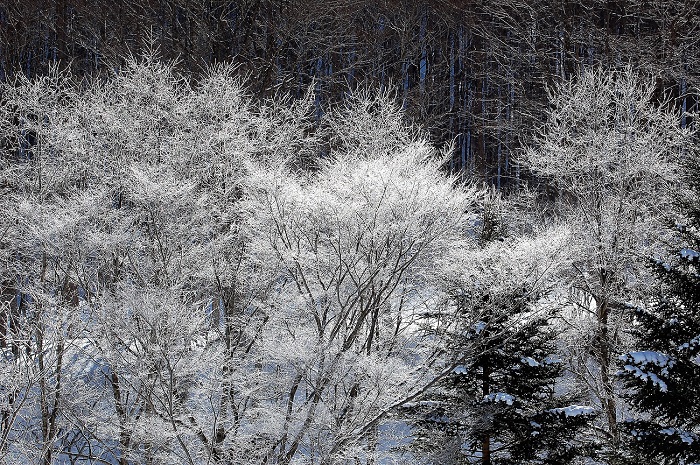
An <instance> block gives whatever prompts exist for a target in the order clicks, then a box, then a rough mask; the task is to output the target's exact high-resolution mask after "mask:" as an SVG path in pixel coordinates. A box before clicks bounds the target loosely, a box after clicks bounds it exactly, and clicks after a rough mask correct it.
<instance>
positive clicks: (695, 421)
mask: <svg viewBox="0 0 700 465" xmlns="http://www.w3.org/2000/svg"><path fill="white" fill-rule="evenodd" d="M687 165H690V166H693V169H692V170H691V176H690V177H689V184H690V186H691V188H692V195H691V196H690V198H688V199H686V200H687V202H685V203H684V204H683V209H684V210H685V211H684V213H685V216H686V219H687V220H686V221H684V222H683V224H678V225H677V226H676V228H677V231H676V232H677V233H679V235H680V241H681V242H682V244H683V245H682V247H681V248H680V249H677V252H676V253H675V254H674V256H672V257H669V258H668V259H667V260H661V259H658V260H655V261H654V262H653V264H652V265H651V266H652V268H653V270H654V272H655V275H656V277H657V279H658V281H659V284H660V289H659V291H658V295H657V296H656V299H654V300H653V301H652V302H651V303H650V305H648V306H639V307H637V308H636V311H635V317H636V323H637V324H636V325H635V326H634V330H633V334H634V335H635V336H636V341H635V345H634V347H635V350H633V351H630V352H628V353H625V354H624V355H622V356H621V357H620V361H619V367H620V370H619V372H618V376H619V377H620V379H621V380H622V382H623V383H624V385H625V387H626V391H625V394H626V395H625V397H626V399H627V400H628V401H629V402H630V404H631V405H632V406H633V407H634V409H635V412H634V413H635V414H634V417H633V418H632V419H626V421H624V422H623V423H622V427H623V430H624V432H625V433H626V434H627V439H628V443H629V445H630V447H631V451H632V453H633V454H632V455H631V457H629V460H630V463H639V462H640V461H647V462H654V463H663V464H675V463H684V464H690V463H695V462H698V461H700V396H699V395H698V394H699V393H700V391H699V389H700V388H699V387H700V365H699V364H698V362H699V360H700V279H699V278H698V276H699V275H698V272H699V271H700V266H699V264H700V253H698V250H700V234H699V229H698V228H699V227H700V210H699V209H698V203H697V202H698V193H700V185H699V184H698V181H697V179H696V178H695V177H693V176H694V175H696V174H697V173H698V172H700V171H699V169H700V168H699V167H698V166H697V161H695V160H692V161H688V162H687Z"/></svg>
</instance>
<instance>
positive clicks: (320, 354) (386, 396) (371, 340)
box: [245, 101, 478, 464]
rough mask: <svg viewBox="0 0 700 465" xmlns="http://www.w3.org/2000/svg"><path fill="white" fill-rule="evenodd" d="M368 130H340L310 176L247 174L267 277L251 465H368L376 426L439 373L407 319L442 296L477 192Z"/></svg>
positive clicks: (417, 145) (253, 248)
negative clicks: (259, 419) (439, 279)
mask: <svg viewBox="0 0 700 465" xmlns="http://www.w3.org/2000/svg"><path fill="white" fill-rule="evenodd" d="M377 103H378V104H381V105H388V103H387V102H386V101H379V102H377ZM357 104H358V105H359V106H360V107H361V108H365V107H366V102H364V101H359V102H357ZM396 115H397V117H400V113H399V112H396ZM329 126H330V127H331V128H334V127H335V128H344V129H343V130H342V131H348V129H350V128H351V127H352V126H351V125H349V124H347V122H345V123H344V122H342V121H340V122H334V123H333V124H329ZM394 126H395V127H399V125H397V124H396V122H394ZM373 128H374V131H375V132H376V131H383V130H385V129H386V127H384V126H381V125H375V126H373V125H366V126H364V130H365V131H373ZM331 130H333V129H331ZM375 132H372V133H367V134H364V133H363V134H362V135H361V134H356V133H347V132H336V133H335V136H336V137H337V138H338V140H341V142H342V143H337V144H334V147H333V150H332V151H331V153H330V156H329V158H328V159H325V160H322V161H320V162H319V164H318V171H317V172H315V173H313V174H308V173H293V172H289V171H285V170H280V169H279V168H278V167H275V166H271V167H268V168H266V169H264V170H261V171H260V172H259V173H258V174H256V175H253V176H251V178H250V179H249V182H250V183H251V187H250V188H248V189H247V190H248V192H249V197H248V198H247V200H246V202H245V211H247V212H250V213H249V214H248V215H247V217H248V218H250V219H249V221H248V226H247V235H248V237H249V238H250V239H249V243H248V250H249V253H250V257H251V259H253V260H255V261H256V263H257V269H259V270H261V272H263V273H264V275H270V276H271V277H272V278H273V279H274V281H273V283H272V290H271V292H270V293H269V295H268V297H267V298H266V299H265V300H264V301H262V302H260V303H259V306H258V311H259V312H260V313H261V315H262V316H261V318H262V319H263V321H264V326H263V327H262V328H261V332H260V335H259V337H258V339H257V340H256V341H255V342H254V349H253V350H254V352H255V354H256V355H255V358H256V359H257V360H259V362H258V363H260V364H261V367H262V370H259V371H258V373H259V379H257V380H256V381H255V386H257V388H256V389H258V390H260V394H259V395H260V396H262V398H264V399H266V400H265V402H264V403H263V404H262V405H261V407H263V406H264V417H265V418H266V421H265V422H264V423H261V424H260V426H261V427H262V428H261V429H258V430H257V431H256V432H255V435H254V436H252V437H251V439H250V441H254V442H255V443H256V444H258V445H259V446H258V450H257V453H258V454H261V455H260V460H262V459H263V458H264V457H266V460H268V462H272V463H296V461H302V460H304V461H305V462H304V463H319V464H321V463H322V464H332V463H356V462H359V463H377V460H379V459H380V457H381V456H382V454H383V453H388V451H386V450H380V449H381V448H380V446H379V444H378V443H379V442H381V441H382V438H381V437H380V432H379V426H381V424H382V423H383V422H384V420H385V419H386V418H387V415H389V414H390V413H392V412H393V411H394V410H395V409H396V407H398V406H399V405H401V404H402V403H403V402H405V401H407V400H410V399H411V398H412V397H415V396H416V395H417V394H418V393H420V392H421V390H423V389H424V388H425V387H426V386H427V385H429V384H430V383H431V382H433V381H434V379H435V377H436V376H439V375H440V373H439V370H438V372H436V371H435V370H433V369H431V368H430V365H431V363H432V362H431V360H432V358H433V357H434V356H435V354H434V353H433V352H432V350H431V346H430V345H429V344H426V342H429V341H422V336H421V328H420V326H419V325H418V324H417V318H418V316H419V315H420V313H421V312H422V311H423V309H424V308H425V307H426V306H428V305H430V303H431V302H433V301H436V300H440V298H441V294H440V290H439V288H438V287H437V286H436V285H435V282H436V280H435V276H436V275H438V274H439V273H440V270H441V269H442V267H444V263H443V257H444V256H445V254H447V253H448V252H449V251H450V250H453V249H455V248H462V247H463V246H464V243H465V240H466V239H465V238H466V232H467V227H468V222H467V221H466V219H467V218H468V212H469V211H470V210H471V209H472V208H473V207H474V205H475V202H476V200H477V199H478V192H477V191H475V190H474V189H464V188H462V187H460V186H459V185H456V184H455V180H454V179H452V178H449V177H447V176H445V175H444V174H442V173H441V172H440V169H439V166H440V160H439V159H437V160H436V159H435V153H434V150H433V149H431V148H430V147H429V146H428V145H426V143H425V142H421V141H419V140H410V139H411V138H410V137H409V136H407V138H408V139H409V141H408V143H407V141H406V140H404V139H403V138H402V137H397V135H396V134H393V136H394V137H393V138H389V137H373V134H375ZM358 140H359V141H361V142H362V143H355V142H354V141H358ZM375 144H380V145H375ZM251 389H253V388H252V387H251ZM260 415H263V414H262V413H260ZM251 421H252V420H251Z"/></svg>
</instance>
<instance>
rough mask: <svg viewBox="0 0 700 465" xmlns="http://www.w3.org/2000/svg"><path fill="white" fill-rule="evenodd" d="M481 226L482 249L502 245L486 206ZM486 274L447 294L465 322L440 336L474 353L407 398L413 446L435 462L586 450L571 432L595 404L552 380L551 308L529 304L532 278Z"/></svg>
mask: <svg viewBox="0 0 700 465" xmlns="http://www.w3.org/2000/svg"><path fill="white" fill-rule="evenodd" d="M481 229H482V231H481V239H482V242H484V243H487V244H486V246H485V248H490V249H491V250H495V251H496V253H497V254H499V255H502V254H503V253H507V252H506V248H507V246H505V245H504V244H503V243H502V242H500V241H495V239H502V237H503V236H502V231H501V226H500V221H497V220H494V219H493V217H492V215H489V214H486V215H485V216H484V219H483V223H482V225H481ZM488 243H490V244H488ZM539 252H541V250H540V251H539ZM491 265H492V266H496V263H492V264H491ZM499 268H503V266H500V267H499ZM512 273H513V272H512V271H511V272H508V274H512ZM491 280H492V279H491V277H488V276H480V277H478V278H475V279H474V285H473V286H471V287H470V290H468V291H465V290H463V291H462V292H461V293H460V295H458V296H455V298H454V300H455V306H456V308H457V315H458V318H462V319H464V321H465V322H467V321H468V322H469V323H465V324H464V325H462V327H461V328H459V329H456V330H454V331H453V332H451V333H450V334H449V335H448V336H447V339H448V340H449V342H448V345H449V347H450V349H448V350H451V351H453V352H470V353H471V354H473V355H472V356H470V357H468V360H467V361H465V363H463V364H460V365H457V366H456V367H455V369H454V370H453V371H452V373H451V374H450V375H448V376H447V377H445V378H444V379H443V380H442V381H441V383H440V384H439V385H438V386H436V388H435V389H433V390H432V391H430V392H429V393H428V394H427V395H426V397H425V398H424V399H423V400H422V401H421V402H417V403H415V404H413V405H411V406H410V407H409V409H410V410H411V413H412V414H413V415H415V417H414V418H415V421H414V424H415V428H416V430H417V431H416V437H417V440H416V441H415V442H414V446H415V448H416V449H417V450H419V451H420V453H421V454H425V455H426V456H429V457H430V460H432V462H431V463H440V464H449V463H455V464H460V463H474V461H475V460H478V461H480V463H482V464H488V465H490V464H499V465H506V464H564V463H569V462H570V461H571V460H573V459H574V458H575V457H577V456H579V455H581V454H582V453H583V452H584V451H583V448H584V444H583V442H582V441H579V440H577V438H576V436H577V434H578V433H579V431H580V429H581V428H582V427H583V426H584V425H586V424H588V423H589V422H590V420H591V419H592V417H593V415H594V414H595V412H594V409H593V408H592V407H588V406H577V405H571V403H572V401H573V400H574V399H573V398H571V397H567V396H566V395H561V393H560V392H558V391H562V389H555V384H556V382H557V381H558V380H561V378H562V375H563V371H564V366H563V364H562V362H561V361H560V360H559V358H558V357H557V356H555V355H552V354H555V353H556V352H557V347H556V328H555V325H554V319H553V316H552V314H551V313H550V312H548V311H546V310H545V309H543V308H542V307H541V306H539V307H538V306H536V302H537V301H538V300H539V299H540V297H541V295H540V292H539V291H538V290H537V289H535V288H534V286H533V285H532V283H528V284H524V285H513V286H508V285H506V286H501V287H499V286H496V287H494V286H493V283H490V282H489V281H491ZM507 281H508V282H511V283H512V282H516V281H517V278H516V279H514V278H513V277H512V276H510V279H507ZM480 282H481V283H484V284H480ZM522 282H523V283H525V282H526V280H524V279H523V280H522ZM504 288H508V289H507V290H505V291H504ZM475 316H478V317H475Z"/></svg>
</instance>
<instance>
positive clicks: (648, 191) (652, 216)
mask: <svg viewBox="0 0 700 465" xmlns="http://www.w3.org/2000/svg"><path fill="white" fill-rule="evenodd" d="M654 89H655V86H654V85H653V83H651V82H646V81H645V80H643V79H641V78H640V77H639V76H637V75H636V74H635V73H634V72H633V71H632V70H631V68H629V67H628V68H626V69H624V70H622V71H616V72H607V71H605V70H602V69H599V70H595V71H586V72H584V73H583V74H582V75H581V76H579V77H578V78H577V79H575V80H572V81H571V82H568V83H565V84H563V85H561V86H559V87H557V88H556V89H555V90H554V91H553V92H552V93H551V94H550V104H551V110H550V111H549V114H548V116H547V121H546V123H545V124H544V125H543V126H542V129H541V131H540V133H539V136H538V137H537V140H536V144H537V146H536V148H535V149H533V150H530V151H529V152H527V153H526V154H525V156H524V159H523V161H524V162H525V163H526V165H527V166H529V168H530V169H531V170H532V171H533V172H534V173H535V174H536V175H538V176H540V177H541V178H542V179H543V180H545V181H546V182H547V183H549V185H550V186H551V188H552V189H553V192H554V194H553V196H554V199H555V204H556V211H557V212H558V213H559V214H561V215H563V216H564V217H565V218H566V221H567V222H568V223H569V224H570V225H571V227H572V228H573V229H574V230H575V236H576V239H575V241H572V244H571V250H570V253H571V261H570V264H571V268H570V285H571V287H572V288H573V289H574V290H575V291H576V292H574V293H572V295H574V296H576V299H575V300H574V301H573V302H572V304H574V305H575V306H576V307H577V308H578V309H579V312H578V313H580V315H581V316H580V317H579V318H580V319H581V320H585V321H587V323H586V322H585V321H584V322H581V323H577V322H574V324H575V326H586V327H588V328H589V329H590V331H583V332H581V334H582V335H583V336H584V340H579V342H575V343H573V344H572V345H573V346H576V345H581V346H585V347H586V349H585V350H586V351H588V350H590V352H591V353H592V355H593V360H594V362H595V368H594V369H592V370H591V365H590V364H589V363H588V360H589V357H588V356H587V355H586V352H583V353H582V354H581V357H580V361H581V363H580V364H579V365H577V366H573V367H572V369H573V370H574V371H575V372H579V373H580V374H581V380H582V381H584V382H585V383H586V384H587V385H588V386H589V388H590V389H591V391H592V393H593V395H594V396H595V397H596V398H597V399H598V401H599V402H600V406H601V408H602V410H603V411H604V412H605V417H606V419H607V427H606V429H607V433H608V434H607V436H608V439H609V440H610V441H612V443H613V444H614V443H616V442H617V440H618V432H617V417H618V405H617V402H616V399H617V397H618V394H617V390H616V388H615V383H614V378H613V376H612V375H613V368H614V355H615V352H616V351H618V350H619V349H618V348H617V345H618V342H617V340H616V337H615V335H616V334H617V332H618V321H619V318H620V315H621V313H622V311H623V309H624V307H625V305H624V304H625V302H627V301H629V300H631V299H634V298H635V295H636V294H638V293H639V290H640V289H642V288H643V283H644V282H645V280H644V278H643V276H644V274H645V273H644V266H643V264H642V263H641V260H640V259H639V257H640V256H641V255H642V253H643V252H644V251H645V250H646V249H647V248H649V247H652V248H653V247H654V246H655V244H657V239H656V238H657V237H658V233H657V232H656V228H657V227H658V225H659V223H660V222H659V221H658V220H659V218H660V217H662V216H663V215H664V214H665V213H667V212H668V210H669V208H670V207H669V206H670V205H671V204H670V199H671V198H672V197H673V192H674V181H675V179H676V178H677V176H676V168H675V164H674V160H675V159H676V157H677V155H678V154H679V151H680V150H681V148H682V147H683V145H684V143H685V142H686V137H685V136H686V132H684V130H682V129H681V127H680V125H679V117H678V115H677V114H676V113H675V112H674V111H672V110H670V109H669V108H668V106H667V105H664V104H661V105H659V104H658V103H657V101H656V99H655V97H654V91H655V90H654ZM581 296H583V297H581ZM581 302H585V304H581ZM587 302H591V304H587ZM577 331H578V330H577ZM586 340H587V341H588V342H586Z"/></svg>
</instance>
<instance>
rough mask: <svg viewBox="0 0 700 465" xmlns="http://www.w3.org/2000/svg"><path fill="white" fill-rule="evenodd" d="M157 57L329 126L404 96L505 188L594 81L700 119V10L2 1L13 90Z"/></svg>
mask: <svg viewBox="0 0 700 465" xmlns="http://www.w3.org/2000/svg"><path fill="white" fill-rule="evenodd" d="M153 46H156V47H157V48H158V49H159V51H160V54H161V55H162V56H163V57H164V58H166V59H177V60H178V66H179V67H180V68H181V70H183V71H185V72H187V73H188V75H191V76H195V79H196V76H197V74H198V73H200V72H202V71H203V70H204V69H206V68H207V66H208V65H211V64H213V63H217V62H234V63H236V64H238V65H239V66H240V70H241V72H243V73H245V74H247V75H248V76H249V80H248V81H249V83H250V85H251V89H252V90H253V91H254V92H255V93H256V94H258V95H259V96H263V97H264V96H270V95H272V94H275V93H278V92H282V93H286V94H290V95H292V96H294V97H301V96H303V95H305V93H306V91H307V89H308V88H309V86H312V85H313V89H314V91H315V111H316V117H317V118H320V117H321V115H322V114H323V112H324V111H327V109H328V108H330V107H331V106H332V105H333V104H334V103H337V102H339V101H342V100H343V99H344V98H346V96H347V95H348V92H352V91H353V90H355V89H357V88H358V87H363V86H369V87H370V88H373V89H388V90H391V91H394V92H396V97H397V98H398V99H399V100H400V101H401V102H402V103H403V106H404V109H405V110H406V113H407V115H408V117H409V118H411V119H412V121H415V122H418V123H420V124H421V125H422V126H423V127H424V128H426V129H428V130H429V132H430V134H431V136H432V138H433V139H434V141H435V142H437V143H444V142H449V141H453V142H454V149H453V151H452V159H451V161H450V163H449V164H450V166H449V168H450V169H451V170H453V171H458V170H463V171H464V173H465V174H467V175H468V176H470V177H477V178H481V179H483V180H484V181H486V182H488V183H492V184H494V185H496V186H498V187H502V188H505V187H508V186H509V185H512V183H513V182H517V180H518V179H519V177H520V170H519V168H518V164H517V163H515V162H514V160H513V156H512V154H513V153H516V151H517V149H518V147H519V146H520V144H522V143H523V142H527V141H528V139H529V137H528V135H529V134H530V133H531V132H532V131H533V130H535V128H536V127H537V125H538V123H539V120H540V119H541V118H542V115H543V114H544V108H543V107H544V106H545V105H546V102H547V98H546V97H547V96H546V91H547V88H548V87H551V86H552V85H553V84H555V83H557V82H559V81H563V80H566V79H568V78H570V77H571V76H572V75H575V74H577V73H579V72H580V70H581V69H582V68H583V67H586V66H589V65H598V64H600V65H603V66H604V67H606V68H610V69H616V68H622V67H624V66H627V65H632V66H634V68H635V69H637V70H639V71H641V72H647V73H649V74H651V75H653V76H654V77H655V78H657V81H656V82H657V85H658V94H659V97H660V98H662V97H663V98H668V97H671V98H673V99H675V101H676V102H677V104H678V106H679V107H682V109H685V110H687V111H692V110H693V109H695V108H696V106H697V102H696V101H695V99H694V98H692V97H691V95H692V94H693V89H694V88H697V86H698V70H699V69H700V66H698V65H699V64H700V2H698V1H696V0H667V1H663V2H660V1H645V0H631V1H584V2H568V1H560V0H556V1H554V0H543V1H524V0H505V1H504V0H476V1H456V0H452V1H450V0H441V1H429V2H428V1H417V0H410V1H409V0H403V1H401V0H399V1H386V0H385V1H364V0H353V1H333V0H304V1H294V0H288V1H273V0H257V1H253V0H245V1H221V0H206V1H204V0H202V1H193V0H142V1H131V2H128V1H105V0H92V1H91V0H3V1H2V2H0V80H9V79H12V76H13V75H16V74H18V73H24V74H25V75H28V76H30V77H32V76H37V75H42V74H45V73H46V72H47V71H48V70H49V68H50V67H51V66H54V65H55V64H56V63H58V64H59V66H62V67H65V66H68V67H70V69H71V71H72V72H73V73H74V75H76V76H78V77H80V76H86V75H94V74H96V73H104V72H107V71H108V70H109V69H110V68H113V69H116V68H117V67H118V66H119V65H120V64H121V63H120V60H123V59H124V57H127V56H129V55H130V54H132V55H138V54H140V53H142V52H143V50H144V48H145V47H153ZM681 123H682V124H685V122H681Z"/></svg>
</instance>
